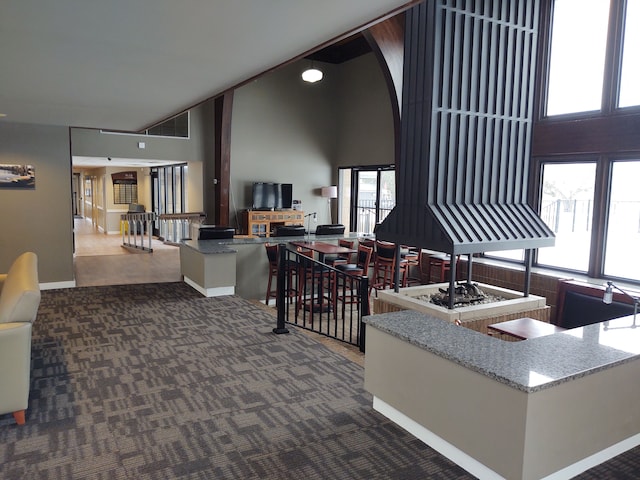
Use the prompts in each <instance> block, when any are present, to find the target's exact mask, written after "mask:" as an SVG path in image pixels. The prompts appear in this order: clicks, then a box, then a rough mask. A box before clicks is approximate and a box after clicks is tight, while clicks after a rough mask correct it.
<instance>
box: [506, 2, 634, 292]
mask: <svg viewBox="0 0 640 480" xmlns="http://www.w3.org/2000/svg"><path fill="white" fill-rule="evenodd" d="M626 3H627V2H626V0H611V6H610V17H609V31H608V36H607V50H606V51H607V53H606V60H605V79H604V83H603V97H602V98H603V100H602V109H601V110H600V111H595V112H594V111H591V112H579V113H576V114H564V115H557V116H552V117H545V116H544V112H545V108H546V107H545V106H546V101H547V98H546V97H547V94H546V92H547V85H546V83H547V78H548V69H549V53H550V40H551V30H552V22H551V20H552V16H553V4H554V0H542V4H541V6H542V8H541V11H540V15H541V16H540V37H539V38H540V42H541V44H540V48H539V49H538V59H537V62H538V69H537V78H536V91H535V98H536V99H537V101H536V103H535V106H534V107H535V108H536V111H535V112H534V118H536V120H535V122H534V126H533V142H532V151H531V163H530V170H529V181H528V182H529V188H528V192H529V197H528V201H529V204H530V205H531V206H532V207H533V208H534V209H535V210H536V211H538V212H539V211H540V210H539V209H540V203H541V189H542V165H543V163H546V162H565V163H572V162H574V163H577V162H583V161H585V160H588V159H594V158H595V159H597V160H596V161H597V165H596V185H595V191H594V209H593V214H592V215H593V219H592V222H593V223H592V232H591V235H592V236H591V250H590V255H589V269H588V272H587V276H588V277H590V278H593V279H603V280H605V279H611V280H620V281H625V282H626V283H629V284H638V285H640V280H637V279H628V278H617V277H606V276H605V275H604V253H605V246H606V226H607V222H608V206H609V199H610V190H611V173H612V165H613V162H615V161H619V160H625V159H627V160H631V159H638V158H640V136H639V135H638V134H637V132H638V131H640V105H639V106H629V107H624V108H617V107H616V106H617V102H618V92H619V81H620V73H621V67H622V63H621V62H622V43H623V40H624V20H625V12H626ZM518 263H521V262H518ZM533 265H534V266H539V267H541V268H545V269H550V268H549V267H547V266H544V267H543V266H540V265H539V263H538V255H537V251H536V252H534V255H533ZM553 270H558V271H561V272H569V273H578V272H574V271H572V270H570V269H562V268H553Z"/></svg>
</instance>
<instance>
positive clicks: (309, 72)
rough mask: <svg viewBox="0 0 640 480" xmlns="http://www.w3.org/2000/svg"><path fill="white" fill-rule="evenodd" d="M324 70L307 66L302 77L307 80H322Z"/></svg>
mask: <svg viewBox="0 0 640 480" xmlns="http://www.w3.org/2000/svg"><path fill="white" fill-rule="evenodd" d="M322 76H323V74H322V71H320V70H318V69H317V68H313V67H312V68H307V69H306V70H305V71H304V72H302V79H303V80H304V81H305V82H309V83H316V82H319V81H320V80H322Z"/></svg>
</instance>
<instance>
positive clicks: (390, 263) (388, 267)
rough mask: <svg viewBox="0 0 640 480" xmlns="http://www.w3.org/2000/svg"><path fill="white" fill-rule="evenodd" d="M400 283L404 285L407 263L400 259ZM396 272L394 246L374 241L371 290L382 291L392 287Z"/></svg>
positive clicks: (389, 243) (393, 244)
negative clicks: (374, 253)
mask: <svg viewBox="0 0 640 480" xmlns="http://www.w3.org/2000/svg"><path fill="white" fill-rule="evenodd" d="M398 267H399V269H400V278H401V283H402V284H403V285H404V283H405V282H406V275H407V261H406V260H403V259H401V260H400V265H399V266H398ZM395 270H396V245H395V243H391V242H383V241H380V240H376V259H375V261H374V263H373V279H372V281H371V288H375V289H376V290H384V289H386V288H393V287H394V275H395Z"/></svg>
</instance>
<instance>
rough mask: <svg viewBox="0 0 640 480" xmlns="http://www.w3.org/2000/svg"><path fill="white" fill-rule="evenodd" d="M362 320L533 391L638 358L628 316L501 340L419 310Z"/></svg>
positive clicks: (637, 337) (637, 338)
mask: <svg viewBox="0 0 640 480" xmlns="http://www.w3.org/2000/svg"><path fill="white" fill-rule="evenodd" d="M364 321H365V322H366V324H367V325H368V326H371V327H375V328H377V329H379V330H381V331H383V332H387V333H389V334H391V335H394V336H396V337H398V338H401V339H403V340H406V341H407V342H409V343H411V344H413V345H416V346H418V347H420V348H424V349H425V350H427V351H429V352H431V353H434V354H436V355H438V356H440V357H443V358H446V359H448V360H451V361H453V362H455V363H458V364H460V365H462V366H464V367H466V368H469V369H470V370H474V371H476V372H478V373H481V374H483V375H486V376H488V377H491V378H493V379H495V380H497V381H499V382H502V383H505V384H507V385H509V386H511V387H513V388H517V389H519V390H522V391H524V392H528V393H533V392H536V391H539V390H543V389H545V388H549V387H552V386H554V385H558V384H560V383H562V382H566V381H569V380H572V379H576V378H580V377H582V376H585V375H589V374H591V373H595V372H598V371H600V370H604V369H606V368H610V367H613V366H615V365H619V364H621V363H625V362H630V361H632V360H636V359H640V328H635V325H634V323H633V316H629V317H622V318H618V319H615V320H610V321H608V322H602V323H596V324H593V325H588V326H585V327H580V328H574V329H571V330H566V331H564V332H562V333H556V334H553V335H548V336H544V337H538V338H532V339H529V340H524V341H521V342H507V341H504V340H500V339H498V338H494V337H490V336H488V335H483V334H481V333H479V332H476V331H474V330H470V329H467V328H464V327H460V326H457V325H454V324H452V323H449V322H447V321H445V320H441V319H439V318H435V317H432V316H429V315H426V314H423V313H420V312H415V311H411V310H405V311H401V312H394V313H385V314H380V315H372V316H369V317H366V318H365V319H364Z"/></svg>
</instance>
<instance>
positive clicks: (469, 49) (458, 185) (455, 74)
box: [376, 0, 554, 254]
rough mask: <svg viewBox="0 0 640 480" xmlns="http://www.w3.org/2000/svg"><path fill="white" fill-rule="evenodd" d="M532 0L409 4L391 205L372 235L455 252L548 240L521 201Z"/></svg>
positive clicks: (529, 111) (527, 146)
mask: <svg viewBox="0 0 640 480" xmlns="http://www.w3.org/2000/svg"><path fill="white" fill-rule="evenodd" d="M539 3H540V2H539V0H522V1H517V2H514V1H511V0H493V1H492V0H486V1H482V0H477V1H470V0H469V1H465V0H457V1H456V0H449V1H446V0H436V1H426V2H424V3H422V4H420V5H418V6H416V7H414V8H413V9H411V10H410V11H409V12H407V15H406V27H405V68H404V72H405V78H404V91H403V106H402V112H403V118H402V126H401V155H400V162H399V165H398V176H399V181H398V185H399V186H398V189H397V198H396V205H397V206H396V208H395V209H394V211H392V212H391V214H390V215H389V216H388V217H387V219H386V220H385V222H383V224H382V225H380V226H379V228H378V229H377V230H376V233H377V235H378V237H379V238H381V239H385V240H390V241H396V242H402V243H409V244H412V245H416V246H420V247H425V248H433V249H436V250H440V251H446V252H450V253H455V254H458V253H476V252H482V251H491V250H507V249H512V248H537V247H541V246H548V245H552V244H553V241H554V237H553V233H552V232H551V231H550V230H549V229H548V228H547V227H546V225H545V224H544V223H543V222H542V220H540V218H539V217H538V216H537V215H536V214H535V212H533V210H532V209H531V207H529V206H528V205H527V203H526V201H527V182H528V171H529V161H530V152H531V133H532V125H533V92H534V81H535V61H536V46H537V32H538V18H539Z"/></svg>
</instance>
